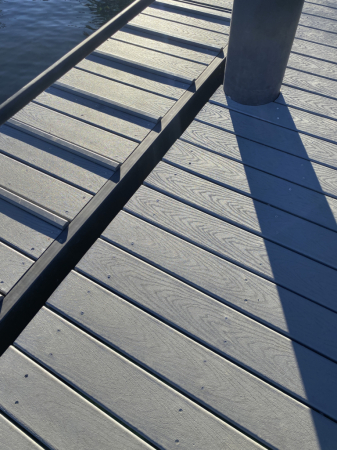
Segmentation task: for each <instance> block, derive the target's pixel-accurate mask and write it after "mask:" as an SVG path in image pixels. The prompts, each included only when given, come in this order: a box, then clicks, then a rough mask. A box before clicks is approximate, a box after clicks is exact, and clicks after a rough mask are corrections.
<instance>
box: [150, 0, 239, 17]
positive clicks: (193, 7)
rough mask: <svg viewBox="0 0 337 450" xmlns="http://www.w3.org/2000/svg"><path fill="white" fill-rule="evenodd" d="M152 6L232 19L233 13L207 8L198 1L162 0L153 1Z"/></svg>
mask: <svg viewBox="0 0 337 450" xmlns="http://www.w3.org/2000/svg"><path fill="white" fill-rule="evenodd" d="M151 7H152V8H157V9H161V10H164V11H165V10H166V9H167V8H169V9H173V8H174V9H175V10H177V11H184V12H185V11H186V12H192V13H193V14H195V15H198V16H201V17H204V18H205V17H206V18H207V17H215V18H222V19H227V20H230V18H231V15H232V13H231V12H229V11H223V10H222V11H221V10H214V9H211V8H207V7H206V8H205V7H204V6H199V5H198V4H196V3H194V4H193V3H186V2H180V1H174V0H160V1H156V2H154V3H152V5H151Z"/></svg>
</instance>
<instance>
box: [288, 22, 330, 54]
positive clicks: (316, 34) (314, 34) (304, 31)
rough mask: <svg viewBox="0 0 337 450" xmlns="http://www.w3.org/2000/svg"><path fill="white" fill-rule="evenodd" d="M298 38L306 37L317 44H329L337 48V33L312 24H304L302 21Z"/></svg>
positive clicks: (297, 32) (298, 28)
mask: <svg viewBox="0 0 337 450" xmlns="http://www.w3.org/2000/svg"><path fill="white" fill-rule="evenodd" d="M296 38H298V39H304V40H306V41H309V42H315V43H316V44H323V45H329V46H330V47H333V48H334V49H336V47H337V34H336V33H330V32H328V31H323V30H320V29H317V28H312V27H310V26H305V25H302V24H301V23H300V24H299V26H298V27H297V31H296Z"/></svg>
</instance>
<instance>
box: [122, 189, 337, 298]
mask: <svg viewBox="0 0 337 450" xmlns="http://www.w3.org/2000/svg"><path fill="white" fill-rule="evenodd" d="M124 209H125V211H127V212H129V213H132V214H134V215H136V216H137V217H139V218H141V219H143V220H146V221H148V222H150V223H151V224H153V225H155V226H156V227H159V228H162V229H164V230H166V231H168V232H169V233H172V234H174V235H175V236H178V237H180V238H182V239H184V240H186V241H188V242H190V243H192V244H194V245H197V246H198V247H201V248H203V249H205V250H206V251H208V252H212V253H213V254H215V255H217V256H220V257H221V258H224V259H226V260H227V261H231V262H233V263H235V264H237V265H239V266H241V267H243V268H245V269H248V270H250V271H252V272H254V273H257V274H258V275H261V276H263V277H265V278H267V279H269V280H270V281H273V282H274V283H276V284H279V285H281V286H283V287H285V288H288V289H290V290H292V291H294V292H297V293H298V294H300V295H305V296H306V297H309V298H312V299H313V300H316V301H318V300H319V299H320V298H328V297H329V296H331V297H334V296H335V292H337V283H336V272H335V270H333V269H330V268H328V267H326V266H323V265H322V264H319V263H317V262H315V261H312V260H311V259H308V258H305V257H304V256H301V255H298V253H295V252H292V251H290V250H288V249H285V248H283V247H281V246H279V245H277V244H274V243H271V242H269V241H266V240H264V239H263V238H261V237H259V236H256V235H255V234H252V233H250V232H249V231H246V230H242V229H241V228H238V227H237V226H235V225H232V224H229V223H227V222H223V221H222V220H220V219H217V218H215V217H212V216H209V215H208V214H206V213H204V212H201V211H198V210H196V209H195V208H193V207H190V206H188V205H185V204H183V203H181V202H178V201H176V200H173V199H170V198H169V197H166V196H164V195H163V194H160V193H158V192H154V191H152V190H149V189H146V190H145V191H144V190H143V191H140V192H137V193H136V194H135V195H134V196H133V197H132V199H131V200H130V201H129V202H128V203H127V205H126V206H125V207H124ZM121 215H122V216H123V213H121ZM127 217H128V216H125V217H124V216H123V219H121V221H122V222H127ZM130 221H131V222H132V223H133V224H134V225H135V226H136V224H138V222H137V221H134V218H131V217H130ZM139 226H141V222H140V223H139Z"/></svg>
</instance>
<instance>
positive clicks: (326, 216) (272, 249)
mask: <svg viewBox="0 0 337 450" xmlns="http://www.w3.org/2000/svg"><path fill="white" fill-rule="evenodd" d="M257 108H260V107H257ZM284 114H286V116H287V117H286V119H287V123H291V124H292V127H293V129H296V127H295V124H294V121H293V119H292V116H291V109H289V108H287V107H284ZM230 115H231V120H232V123H233V129H234V131H235V133H236V134H237V135H239V136H240V134H241V135H242V122H241V123H239V120H240V117H239V116H240V115H241V114H239V113H237V112H235V111H232V110H230ZM241 116H242V115H241ZM315 119H317V120H319V117H318V116H316V118H315V116H314V120H315ZM259 122H260V123H259V126H261V128H260V129H259V132H260V133H261V132H263V129H264V127H265V128H266V131H267V128H268V126H269V125H268V124H267V123H266V122H263V121H259ZM278 128H281V127H278ZM269 129H270V126H269ZM281 130H282V129H281ZM284 130H286V129H284ZM281 132H282V131H281ZM285 133H286V131H285ZM246 137H247V136H246ZM255 137H256V134H255ZM244 141H245V140H244V139H237V142H238V146H239V150H240V153H241V158H242V162H243V164H247V166H244V168H245V173H246V177H247V181H248V184H249V188H250V192H251V195H252V198H253V202H254V206H255V211H256V216H257V218H258V220H259V225H260V228H261V231H262V236H271V235H272V234H273V232H274V231H273V230H272V229H271V227H273V226H274V225H273V222H272V221H271V220H270V218H268V217H267V215H266V208H265V205H263V204H262V203H261V202H260V201H257V200H256V199H258V198H261V189H263V187H264V186H263V185H261V179H260V177H259V172H258V171H257V170H255V171H254V170H251V169H250V168H249V167H248V166H251V164H252V154H251V153H250V150H249V145H247V142H244ZM317 142H318V143H319V141H317ZM277 145H278V142H277V140H275V148H277ZM289 145H291V147H292V149H293V150H295V149H296V152H295V153H296V154H297V155H298V156H300V157H302V158H305V159H306V160H308V159H309V157H308V153H307V151H306V148H305V144H304V143H303V141H302V139H301V133H299V132H297V131H294V132H293V133H292V134H291V142H289ZM282 150H284V149H282ZM336 150H337V146H336ZM271 151H272V150H271ZM310 172H311V173H310V174H308V175H309V176H310V179H311V181H312V187H313V189H314V190H315V191H316V192H317V191H318V192H320V193H321V194H323V191H322V189H321V185H320V182H319V179H318V178H317V175H316V173H315V170H314V167H313V166H312V164H311V169H310ZM336 174H337V172H336ZM271 178H272V177H270V178H269V181H270V179H271ZM299 178H300V174H299ZM274 179H275V186H274V187H273V186H271V185H270V184H269V185H268V186H265V189H269V190H270V189H271V190H272V191H274V188H275V191H274V195H277V183H278V182H279V179H278V178H277V177H274ZM299 182H300V180H299ZM279 194H281V193H279ZM285 195H288V196H289V200H290V198H291V192H289V194H285ZM316 197H319V198H317V204H312V205H310V207H311V208H312V210H311V211H310V216H311V217H313V215H314V214H313V213H315V211H316V214H319V216H318V217H317V218H319V219H320V220H321V221H322V220H323V221H324V222H325V223H326V224H327V227H328V228H330V229H332V230H334V231H336V230H337V224H336V219H335V216H334V214H333V212H332V211H331V208H330V206H329V203H328V202H327V200H326V197H325V196H324V195H319V196H316ZM254 199H255V200H254ZM300 201H301V199H300V198H299V202H300ZM271 206H273V205H272V200H271ZM274 206H276V205H274ZM299 206H300V205H299ZM276 211H277V210H276ZM299 215H302V213H300V214H299ZM299 222H300V221H297V226H296V221H294V222H293V224H292V225H291V228H290V229H289V230H288V232H289V233H293V234H294V235H296V236H298V238H299V239H301V243H302V245H303V244H305V245H307V246H308V248H309V249H310V246H311V245H313V243H315V246H317V242H315V240H316V239H317V236H315V234H314V233H311V234H307V235H303V230H302V229H300V225H299ZM294 224H295V228H294ZM336 239H337V234H336ZM264 243H265V248H266V251H267V254H268V257H269V262H270V267H271V269H272V272H273V276H274V280H275V282H276V283H279V284H282V283H284V275H283V276H282V274H281V271H282V264H287V263H288V261H283V262H281V263H280V255H279V254H278V251H277V246H275V244H272V243H271V242H270V241H268V240H265V241H264ZM289 264H293V263H292V262H291V261H289ZM292 269H293V270H294V271H295V273H296V270H297V268H296V266H295V267H292ZM301 276H302V280H301V282H302V283H306V281H307V280H308V278H306V274H304V278H303V271H301ZM308 276H309V275H308ZM336 280H337V272H336ZM277 289H278V294H279V299H280V303H281V305H282V308H283V313H284V317H285V319H286V322H287V326H288V329H289V334H290V336H291V335H296V328H297V327H298V326H299V317H298V314H300V315H301V314H303V313H304V312H303V311H302V312H301V311H297V312H298V314H294V311H295V309H294V305H293V304H292V302H289V295H288V294H289V292H288V291H287V290H286V289H284V288H282V287H280V286H277ZM306 301H308V302H310V301H311V300H306ZM336 304H337V300H336ZM330 314H335V313H334V312H330ZM304 323H305V320H304ZM317 326H318V327H319V326H320V327H322V324H320V323H317ZM320 332H321V336H322V334H323V333H322V332H323V330H322V329H320ZM330 338H331V336H330ZM332 338H333V337H332ZM293 349H294V355H295V356H296V360H297V365H298V369H299V372H300V374H301V378H302V383H303V386H304V389H305V392H306V396H307V399H308V403H309V404H310V403H311V399H313V398H314V397H315V396H316V398H317V378H316V377H314V376H312V370H309V369H308V367H309V365H308V361H307V356H306V355H307V353H306V352H305V351H303V348H302V346H300V345H298V344H295V345H294V344H293ZM314 378H316V379H314ZM322 383H324V380H322ZM312 418H313V423H314V424H315V428H316V433H317V438H318V441H319V443H320V445H321V448H322V449H324V448H326V447H327V446H329V445H327V444H328V442H329V436H327V435H326V428H325V426H324V424H323V423H322V422H324V421H321V420H320V417H319V415H318V414H316V413H313V414H312ZM330 445H331V442H330Z"/></svg>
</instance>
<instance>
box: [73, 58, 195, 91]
mask: <svg viewBox="0 0 337 450" xmlns="http://www.w3.org/2000/svg"><path fill="white" fill-rule="evenodd" d="M76 67H78V68H80V69H82V70H86V71H88V72H91V73H94V74H97V75H100V76H102V77H105V78H108V79H110V80H116V81H120V82H122V83H125V84H129V85H132V86H137V87H138V88H139V89H144V90H146V91H149V92H153V93H155V94H159V95H162V96H164V97H168V98H171V99H173V100H177V99H178V98H180V97H181V95H182V94H183V93H184V91H185V90H186V89H187V88H188V84H185V83H181V82H180V81H177V80H173V79H171V78H166V77H161V76H159V75H156V74H154V73H151V72H148V71H144V70H139V69H137V68H135V67H132V66H127V65H122V64H119V63H118V62H115V61H109V60H108V59H106V58H99V57H97V56H94V55H89V56H87V58H85V59H83V60H82V61H81V62H80V63H79V64H78V65H77V66H76Z"/></svg>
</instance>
